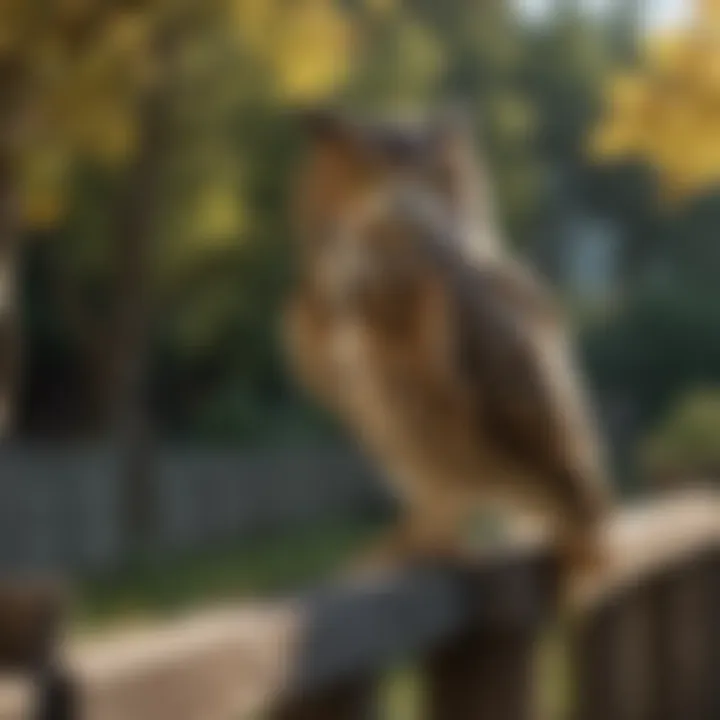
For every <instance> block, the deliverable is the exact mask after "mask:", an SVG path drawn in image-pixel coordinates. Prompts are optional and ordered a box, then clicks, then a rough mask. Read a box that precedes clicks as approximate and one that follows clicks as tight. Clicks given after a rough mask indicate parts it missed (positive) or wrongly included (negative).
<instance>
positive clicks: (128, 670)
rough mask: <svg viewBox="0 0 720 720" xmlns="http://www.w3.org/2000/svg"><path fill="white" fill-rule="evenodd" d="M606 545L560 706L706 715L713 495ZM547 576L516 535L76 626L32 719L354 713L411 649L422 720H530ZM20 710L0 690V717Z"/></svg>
mask: <svg viewBox="0 0 720 720" xmlns="http://www.w3.org/2000/svg"><path fill="white" fill-rule="evenodd" d="M603 542H604V543H605V546H606V549H607V554H608V563H607V566H606V568H605V570H604V571H603V572H602V573H601V574H598V575H596V576H594V577H593V578H592V579H591V580H589V581H587V582H585V583H584V584H583V585H581V586H578V587H576V588H573V593H572V594H571V595H570V596H569V597H566V598H564V600H569V601H570V602H569V603H567V604H564V605H563V606H562V609H564V610H566V611H567V622H566V623H565V631H564V632H563V637H564V638H565V640H566V644H567V648H568V650H569V653H568V655H569V657H570V660H571V662H570V671H571V683H570V686H571V689H572V694H573V701H572V703H571V708H572V709H571V717H573V718H576V719H577V720H596V719H597V720H720V502H719V501H718V499H717V497H716V496H713V495H708V494H704V495H700V494H698V495H686V496H683V497H673V498H666V499H664V500H657V501H654V502H652V503H650V504H647V505H644V506H641V507H637V508H630V509H627V510H624V511H623V512H622V513H620V514H619V515H618V516H617V517H616V518H614V519H613V521H612V522H611V523H610V524H609V525H608V527H607V528H606V531H605V537H604V540H603ZM557 579H558V578H557V572H556V570H555V562H554V560H553V558H552V556H551V555H550V554H549V553H548V552H547V551H546V550H545V549H543V548H542V547H541V546H536V547H529V546H523V547H516V548H509V549H508V550H507V551H505V552H503V553H502V554H501V556H497V555H496V556H493V557H492V558H486V559H484V560H480V559H479V560H478V561H477V563H476V564H475V566H474V567H468V568H435V569H432V568H426V569H423V570H420V569H418V570H414V571H408V572H407V573H405V574H403V575H401V576H397V577H392V578H387V579H386V580H382V581H380V580H378V581H377V582H375V583H373V584H372V585H366V586H359V585H357V586H355V587H352V586H349V585H347V586H344V587H336V588H332V589H328V590H324V591H318V592H316V593H312V594H310V595H309V596H306V597H304V598H301V599H297V600H294V601H288V602H280V603H274V604H271V605H260V606H258V607H243V608H241V609H238V608H230V609H227V610H218V611H216V612H213V613H206V614H204V615H201V616H195V617H192V618H187V619H185V620H178V621H174V622H172V623H168V624H167V625H166V626H164V627H162V628H155V629H153V630H152V631H142V630H139V631H137V633H133V634H132V635H127V634H126V633H124V634H122V635H120V636H118V637H117V638H109V639H104V640H103V641H88V642H87V643H85V644H82V645H79V646H73V647H71V648H69V649H68V651H67V653H66V661H65V663H66V664H65V668H66V670H67V672H68V673H70V676H71V677H73V678H74V681H75V685H76V695H75V697H74V698H72V697H70V696H69V695H68V693H67V692H66V690H67V688H66V687H65V685H64V684H63V683H62V682H61V680H62V678H60V680H58V678H57V677H55V684H54V685H53V682H49V683H46V686H47V688H49V689H50V690H52V691H53V692H54V693H55V694H54V695H53V692H48V693H46V697H45V705H44V707H43V708H41V710H42V712H44V713H45V715H43V716H42V717H43V720H51V719H52V720H75V718H83V719H86V720H240V719H242V718H248V717H251V718H256V717H261V716H262V717H269V718H272V720H360V719H361V718H362V719H363V720H365V719H366V718H368V717H372V716H373V715H374V716H376V717H379V716H381V715H379V709H378V708H377V690H378V687H379V684H380V679H381V677H382V676H383V674H384V673H385V672H386V671H387V670H388V668H390V667H391V666H392V665H393V664H394V663H395V662H396V661H397V660H398V659H405V658H407V657H413V658H415V659H416V660H417V666H418V667H419V673H420V676H421V680H422V683H423V686H424V690H425V693H424V708H423V717H424V718H426V720H526V719H527V720H529V719H530V718H536V717H537V714H536V710H537V708H536V705H535V702H536V694H535V691H534V683H535V672H534V670H535V663H534V659H535V654H536V651H537V649H538V646H539V644H540V638H541V636H542V635H543V633H544V630H545V627H546V624H547V623H548V622H550V621H553V620H555V619H556V618H557V614H558V612H560V610H561V608H560V607H559V602H558V586H557ZM50 677H52V674H51V675H50ZM70 700H72V702H71V703H70ZM38 712H39V711H37V710H36V716H37V714H38ZM27 713H28V709H27V707H24V706H23V703H22V702H21V700H20V699H18V697H16V696H11V695H6V696H4V695H2V694H1V693H0V718H1V719H2V720H20V718H24V717H29V715H28V714H27ZM388 720H394V719H393V718H389V719H388ZM542 720H559V719H558V718H554V717H551V718H543V719H542Z"/></svg>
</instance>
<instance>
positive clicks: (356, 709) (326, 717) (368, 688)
mask: <svg viewBox="0 0 720 720" xmlns="http://www.w3.org/2000/svg"><path fill="white" fill-rule="evenodd" d="M377 687H378V686H377V683H376V681H375V678H374V677H360V678H356V679H354V680H352V681H346V682H342V683H338V684H336V685H335V686H333V687H329V688H326V689H324V690H323V691H322V692H318V693H314V694H312V695H308V696H304V697H300V698H297V699H295V700H292V701H288V702H286V703H283V704H282V705H281V706H280V707H278V708H276V709H275V710H274V711H273V712H271V713H270V720H374V719H375V718H376V717H377Z"/></svg>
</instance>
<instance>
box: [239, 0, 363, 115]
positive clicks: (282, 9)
mask: <svg viewBox="0 0 720 720" xmlns="http://www.w3.org/2000/svg"><path fill="white" fill-rule="evenodd" d="M234 3H235V4H234V16H235V21H236V23H237V29H238V33H239V36H240V38H241V41H242V42H243V43H244V45H245V46H246V47H247V48H248V49H249V50H250V51H251V53H252V56H253V59H254V60H256V61H257V62H258V64H259V65H260V67H265V68H267V69H268V70H269V72H270V76H271V82H273V84H274V87H275V90H276V92H277V93H278V94H279V95H280V96H281V97H282V98H284V99H286V100H289V101H291V102H293V101H301V102H304V101H307V100H314V99H317V98H318V97H321V96H323V95H325V94H327V93H328V92H330V91H332V90H333V89H334V88H335V86H336V85H337V84H338V83H339V82H340V81H341V80H342V79H343V78H344V76H345V74H346V73H347V71H348V67H349V54H350V46H351V33H350V25H349V23H348V21H347V19H346V18H345V17H344V15H343V14H342V12H341V11H340V10H339V8H338V6H337V3H335V2H333V0H296V2H293V3H287V2H282V0H266V1H265V2H258V1H257V0H234Z"/></svg>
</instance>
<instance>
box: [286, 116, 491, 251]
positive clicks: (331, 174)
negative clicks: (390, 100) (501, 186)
mask: <svg viewBox="0 0 720 720" xmlns="http://www.w3.org/2000/svg"><path fill="white" fill-rule="evenodd" d="M304 124H305V127H306V132H307V135H308V139H309V142H308V153H307V157H306V160H305V162H304V163H303V165H302V167H301V169H300V173H299V176H298V178H297V183H296V187H295V195H294V211H295V212H294V219H295V221H296V229H297V231H298V234H299V236H300V238H301V241H302V243H303V246H304V247H306V248H309V249H310V250H312V248H313V246H314V244H315V243H317V242H320V241H321V240H322V239H323V238H327V237H328V235H329V234H330V233H332V232H333V228H336V227H337V226H338V225H339V224H341V223H342V222H343V221H344V220H346V219H347V218H348V217H352V216H353V214H355V213H357V212H359V211H360V209H361V208H362V207H364V206H366V205H367V204H368V202H369V201H373V200H374V199H377V198H379V197H383V196H390V195H392V194H393V193H395V192H396V191H398V190H403V189H404V188H408V187H411V188H413V190H415V191H416V192H418V193H420V194H424V195H425V196H426V197H427V198H428V200H429V201H430V202H432V203H434V204H435V205H436V206H437V207H438V208H439V210H440V211H441V212H444V213H446V214H447V215H448V216H449V217H456V218H457V217H459V216H461V215H466V214H467V213H468V212H469V209H470V206H472V205H475V206H477V204H478V198H479V196H480V194H481V193H479V186H480V185H481V184H482V180H481V173H480V169H479V167H478V165H477V162H476V159H475V152H474V144H473V140H472V132H471V129H470V127H469V122H468V121H467V119H466V118H465V116H464V115H463V114H462V113H460V112H459V111H457V110H453V111H444V112H441V113H438V114H436V115H435V116H433V117H428V118H424V119H405V118H392V119H385V120H364V119H358V118H354V117H350V116H347V115H343V114H341V113H337V112H328V111H316V112H310V113H307V114H306V116H305V118H304Z"/></svg>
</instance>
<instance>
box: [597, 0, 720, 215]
mask: <svg viewBox="0 0 720 720" xmlns="http://www.w3.org/2000/svg"><path fill="white" fill-rule="evenodd" d="M701 10H702V11H703V12H705V13H708V14H707V15H706V16H705V18H704V19H705V22H704V23H700V24H698V25H696V26H695V27H693V28H691V29H689V30H687V31H676V32H674V33H664V34H660V35H655V36H653V37H651V38H649V40H648V42H647V43H646V45H645V47H644V52H643V54H642V56H641V65H640V67H639V68H638V69H637V70H636V71H634V72H632V73H622V74H618V75H617V76H616V77H614V78H613V79H612V81H611V83H610V85H609V87H608V91H607V93H606V99H605V107H606V113H605V117H604V118H603V120H602V121H601V123H600V124H599V125H598V127H596V128H595V129H594V131H593V133H592V134H591V136H590V138H589V143H588V146H589V147H588V149H589V152H590V154H591V156H592V157H593V158H594V159H596V160H598V161H601V162H603V161H612V160H618V159H628V158H639V159H642V160H644V161H646V162H648V163H649V164H650V165H651V166H653V167H654V168H655V169H656V170H657V174H658V177H659V179H660V183H661V193H662V195H663V197H664V198H665V199H666V200H669V201H673V202H682V201H684V200H685V199H687V198H688V197H689V196H691V195H694V194H698V193H702V192H704V191H705V190H707V189H709V188H710V187H712V186H715V185H720V35H719V34H718V33H717V32H714V31H713V28H714V29H717V26H716V25H714V23H716V21H720V12H718V11H720V0H713V2H709V0H708V1H707V2H704V3H702V5H701Z"/></svg>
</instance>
